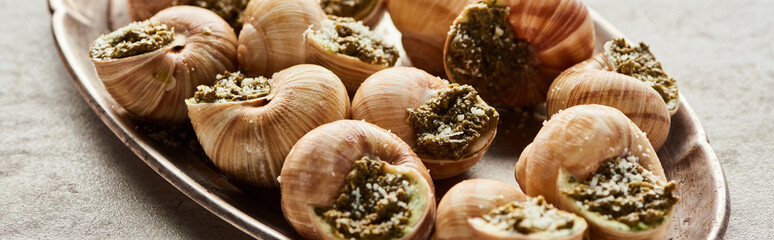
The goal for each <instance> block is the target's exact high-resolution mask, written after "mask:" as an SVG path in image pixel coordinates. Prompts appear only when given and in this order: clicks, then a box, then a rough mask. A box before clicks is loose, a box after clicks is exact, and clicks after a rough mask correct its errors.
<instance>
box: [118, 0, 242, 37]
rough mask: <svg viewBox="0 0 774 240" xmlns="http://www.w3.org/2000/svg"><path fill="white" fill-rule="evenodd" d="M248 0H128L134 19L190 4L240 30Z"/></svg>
mask: <svg viewBox="0 0 774 240" xmlns="http://www.w3.org/2000/svg"><path fill="white" fill-rule="evenodd" d="M247 2H248V0H128V2H127V5H128V6H127V7H128V10H129V17H131V18H132V20H133V21H140V20H145V19H148V18H150V17H151V16H153V15H154V14H156V13H157V12H159V11H161V10H164V9H165V8H168V7H171V6H177V5H189V6H196V7H202V8H206V9H207V10H210V11H213V12H215V13H216V14H218V16H220V17H221V18H223V19H224V20H226V22H228V23H229V24H230V25H231V26H232V27H233V28H234V29H236V30H237V32H239V29H241V28H242V12H244V10H245V7H246V6H247Z"/></svg>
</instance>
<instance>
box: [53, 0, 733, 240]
mask: <svg viewBox="0 0 774 240" xmlns="http://www.w3.org/2000/svg"><path fill="white" fill-rule="evenodd" d="M65 1H67V0H48V7H49V13H50V14H51V32H52V35H53V38H54V42H55V45H56V47H57V50H58V52H59V55H60V58H61V60H62V61H63V62H64V65H65V67H66V69H67V71H68V73H69V75H70V79H71V80H72V81H73V84H74V85H75V87H76V89H77V90H78V92H79V93H80V95H81V97H83V99H84V100H85V101H86V103H87V104H88V105H89V107H90V108H91V109H92V111H94V113H95V114H97V116H98V117H99V118H100V120H101V121H102V122H103V123H104V124H105V125H106V126H107V127H108V128H109V129H110V130H111V131H112V132H113V134H115V135H116V137H118V138H119V140H121V142H123V143H124V145H125V146H127V147H128V148H129V149H130V150H131V151H132V152H134V154H135V155H137V157H139V158H140V159H141V160H142V161H143V162H145V163H146V164H147V165H148V166H149V167H151V169H153V170H154V171H155V172H156V173H158V174H159V175H160V176H161V177H162V178H164V179H165V180H166V181H167V182H169V183H170V184H172V185H173V186H174V187H175V188H177V189H178V190H179V191H180V192H182V193H183V194H185V195H186V196H188V197H189V198H190V199H191V200H193V201H194V202H196V203H197V204H199V205H201V206H202V207H204V208H205V209H207V210H208V211H210V212H211V213H213V214H214V215H216V216H218V217H220V218H221V219H223V220H224V221H226V222H228V223H229V224H231V225H232V226H234V227H236V228H237V229H239V230H241V231H242V232H244V233H246V234H248V235H250V236H252V237H254V238H260V239H264V238H266V239H288V238H287V237H286V236H285V235H283V234H282V233H279V232H277V231H276V230H274V229H273V228H271V227H269V226H267V225H266V224H263V223H261V222H260V221H258V220H257V219H255V218H252V217H250V216H249V215H247V214H246V213H245V212H243V211H241V210H240V209H238V208H236V207H234V206H233V205H231V204H229V203H228V202H227V201H226V200H225V199H223V198H221V197H219V196H217V195H215V194H212V193H211V192H209V191H208V190H207V188H206V187H204V186H203V185H201V184H199V183H197V182H196V181H195V180H194V179H192V178H190V177H189V176H188V175H187V174H185V173H184V172H183V171H181V170H180V169H179V168H177V167H175V166H174V165H173V164H172V163H170V162H169V161H168V160H167V159H166V158H165V157H163V156H162V155H161V153H159V152H158V151H155V150H154V149H153V148H150V147H149V146H147V145H146V144H143V143H142V142H139V141H137V139H135V138H133V137H131V134H130V133H129V132H128V130H127V128H126V126H124V125H122V124H121V123H119V122H117V121H115V116H114V115H115V114H111V113H109V112H107V111H105V109H106V107H109V106H108V105H107V104H106V103H105V102H104V101H100V100H98V99H96V98H95V93H96V92H95V91H96V90H95V89H94V87H93V86H86V85H84V83H83V82H82V81H81V80H80V79H81V78H80V77H81V76H83V75H84V73H81V72H78V71H77V70H75V69H73V66H72V65H71V64H70V61H69V60H70V59H72V58H74V57H73V54H74V53H73V52H71V50H70V49H67V48H66V46H65V45H66V42H64V41H65V39H64V37H62V36H64V35H63V34H64V32H65V31H66V28H65V27H64V26H62V25H63V23H64V18H65V17H66V16H67V14H69V12H67V7H65V3H64V2H65ZM109 2H110V1H109ZM108 4H109V3H108ZM588 10H589V14H590V16H591V19H592V21H593V22H594V24H595V25H599V26H600V28H602V29H605V30H606V31H607V32H608V33H609V34H610V35H611V36H620V37H624V34H623V33H621V32H620V31H619V30H618V29H617V28H616V27H615V26H613V25H612V24H611V23H610V22H608V21H607V20H606V19H605V18H603V17H602V16H601V15H599V14H598V13H597V12H595V11H594V10H593V9H591V8H588ZM680 103H681V104H682V106H681V108H682V109H683V110H685V111H687V115H688V116H690V121H691V122H692V123H693V124H694V125H695V126H696V134H697V136H696V138H697V139H695V141H696V145H697V146H698V147H699V148H701V149H702V150H703V151H704V152H706V153H707V157H708V158H709V160H708V161H707V162H708V163H709V167H710V169H711V172H712V173H713V175H716V176H722V178H720V179H715V180H716V182H715V184H716V185H717V186H718V187H717V188H718V189H716V190H718V191H717V194H718V197H717V198H716V200H718V201H721V202H719V203H718V206H719V207H718V208H717V210H716V213H715V214H714V215H713V216H715V219H713V221H714V222H717V223H718V224H713V225H712V228H711V229H710V230H709V233H708V235H707V236H708V239H723V238H724V236H725V233H726V231H727V229H728V222H729V218H730V213H731V209H730V196H729V191H728V185H727V181H726V176H725V172H724V171H723V168H722V166H721V164H720V161H719V160H718V158H717V156H716V154H715V151H714V150H713V149H712V147H711V146H710V144H709V138H708V137H707V134H706V132H705V131H704V127H703V125H702V124H701V122H700V120H699V119H698V116H697V115H696V112H694V111H693V109H692V108H691V107H690V105H689V104H688V102H687V101H686V99H685V97H684V94H682V93H681V95H680ZM721 188H722V189H721Z"/></svg>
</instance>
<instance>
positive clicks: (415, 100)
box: [352, 67, 500, 179]
mask: <svg viewBox="0 0 774 240" xmlns="http://www.w3.org/2000/svg"><path fill="white" fill-rule="evenodd" d="M499 117H500V115H499V114H498V113H497V111H496V110H495V109H494V108H492V107H490V106H489V105H487V103H486V102H484V101H483V100H482V99H481V98H480V97H479V96H478V94H477V93H476V90H475V89H473V88H472V87H470V86H467V85H457V84H449V83H448V82H447V81H445V80H442V79H440V78H437V77H433V76H431V75H430V74H428V73H427V72H425V71H422V70H419V69H416V68H409V67H394V68H388V69H385V70H381V71H379V72H376V73H375V74H374V75H371V76H370V77H369V78H368V79H366V80H365V82H363V84H362V85H361V86H360V89H358V91H357V93H355V97H354V98H353V99H352V118H353V119H363V120H365V121H368V122H370V123H373V124H376V125H377V126H380V127H383V128H385V129H388V130H390V131H392V132H393V133H395V134H396V135H398V137H400V138H401V139H403V140H404V141H406V142H407V143H408V144H409V146H411V147H412V148H414V150H415V152H416V153H417V155H419V156H420V157H421V158H422V161H423V162H424V164H425V165H426V166H427V167H428V168H429V169H430V174H431V175H432V176H433V179H442V178H448V177H451V176H455V175H458V174H460V173H463V172H465V171H466V170H468V169H470V168H471V167H473V165H475V164H476V163H477V162H478V161H479V160H481V158H482V157H483V156H484V154H485V153H486V151H487V150H488V149H489V145H490V144H491V143H492V140H493V139H494V136H495V134H496V132H497V121H498V120H499Z"/></svg>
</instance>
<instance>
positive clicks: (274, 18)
mask: <svg viewBox="0 0 774 240" xmlns="http://www.w3.org/2000/svg"><path fill="white" fill-rule="evenodd" d="M325 17H326V16H325V13H324V12H323V10H322V9H321V8H320V5H319V4H318V1H315V0H261V1H250V3H248V4H247V9H245V12H244V25H243V26H242V31H241V32H240V33H239V49H238V58H239V65H240V66H241V67H242V70H243V71H244V72H245V73H247V74H249V75H260V76H270V75H271V74H273V73H274V72H277V71H279V70H282V69H285V68H288V67H290V66H293V65H297V64H302V63H305V62H306V45H305V43H304V32H305V31H306V30H307V29H310V25H311V28H312V29H314V30H317V29H318V28H319V25H320V22H321V21H322V20H323V19H325Z"/></svg>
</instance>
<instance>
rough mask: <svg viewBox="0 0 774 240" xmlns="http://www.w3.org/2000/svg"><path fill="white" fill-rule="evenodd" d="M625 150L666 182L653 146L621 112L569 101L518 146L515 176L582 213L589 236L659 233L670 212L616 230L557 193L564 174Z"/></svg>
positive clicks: (528, 189) (531, 191) (580, 174)
mask: <svg viewBox="0 0 774 240" xmlns="http://www.w3.org/2000/svg"><path fill="white" fill-rule="evenodd" d="M624 153H629V154H630V155H632V156H637V157H638V158H639V163H640V165H642V167H643V168H645V169H647V170H649V171H650V172H652V173H653V174H654V175H655V176H656V178H657V179H658V180H659V181H662V182H666V176H665V175H664V169H663V168H662V167H661V162H659V159H658V157H657V155H656V151H655V150H654V149H653V147H652V146H651V145H650V142H649V141H648V139H647V138H646V137H645V134H644V133H643V132H642V131H641V130H639V128H637V126H636V125H635V124H634V123H633V122H632V121H631V120H629V118H627V117H626V115H624V114H623V113H621V112H620V111H618V110H617V109H615V108H611V107H607V106H603V105H578V106H574V107H570V108H568V109H565V110H564V111H562V112H559V113H557V114H556V115H554V116H553V117H552V118H551V119H550V120H549V121H548V122H546V124H545V126H543V128H542V129H541V130H540V132H538V134H537V136H536V137H535V140H534V141H533V142H532V143H531V144H530V145H528V146H527V148H526V149H525V150H524V151H523V152H522V154H521V156H520V157H519V160H518V162H517V163H516V170H515V176H516V181H517V182H518V183H519V185H520V186H521V188H522V189H524V191H525V193H526V194H527V195H530V196H536V195H543V196H545V198H546V200H547V201H548V202H550V203H553V204H554V205H556V206H557V207H559V208H562V209H565V210H569V211H572V212H574V213H576V214H578V215H581V216H583V217H584V218H586V220H587V221H588V223H589V226H590V230H591V231H590V232H591V237H592V239H663V238H664V236H665V235H666V231H667V229H668V227H669V222H670V221H671V216H666V217H665V220H664V222H662V223H661V224H660V225H659V226H657V227H654V228H652V229H650V230H647V231H633V232H632V231H621V230H618V229H617V228H615V227H612V226H614V225H612V224H610V222H612V221H611V220H603V219H601V218H594V217H589V216H590V214H587V212H586V211H581V210H580V209H579V208H578V207H577V206H576V205H575V204H572V202H573V200H570V199H569V197H568V196H565V195H563V194H559V191H560V189H564V187H566V186H565V185H566V184H567V183H566V182H564V181H565V180H566V178H567V177H568V176H570V175H571V176H574V177H575V178H577V179H585V178H587V177H588V176H589V175H590V174H592V173H593V172H594V171H596V169H597V168H598V167H599V165H600V164H601V163H602V162H603V161H604V160H606V159H609V158H613V157H616V156H621V155H622V154H624Z"/></svg>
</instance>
